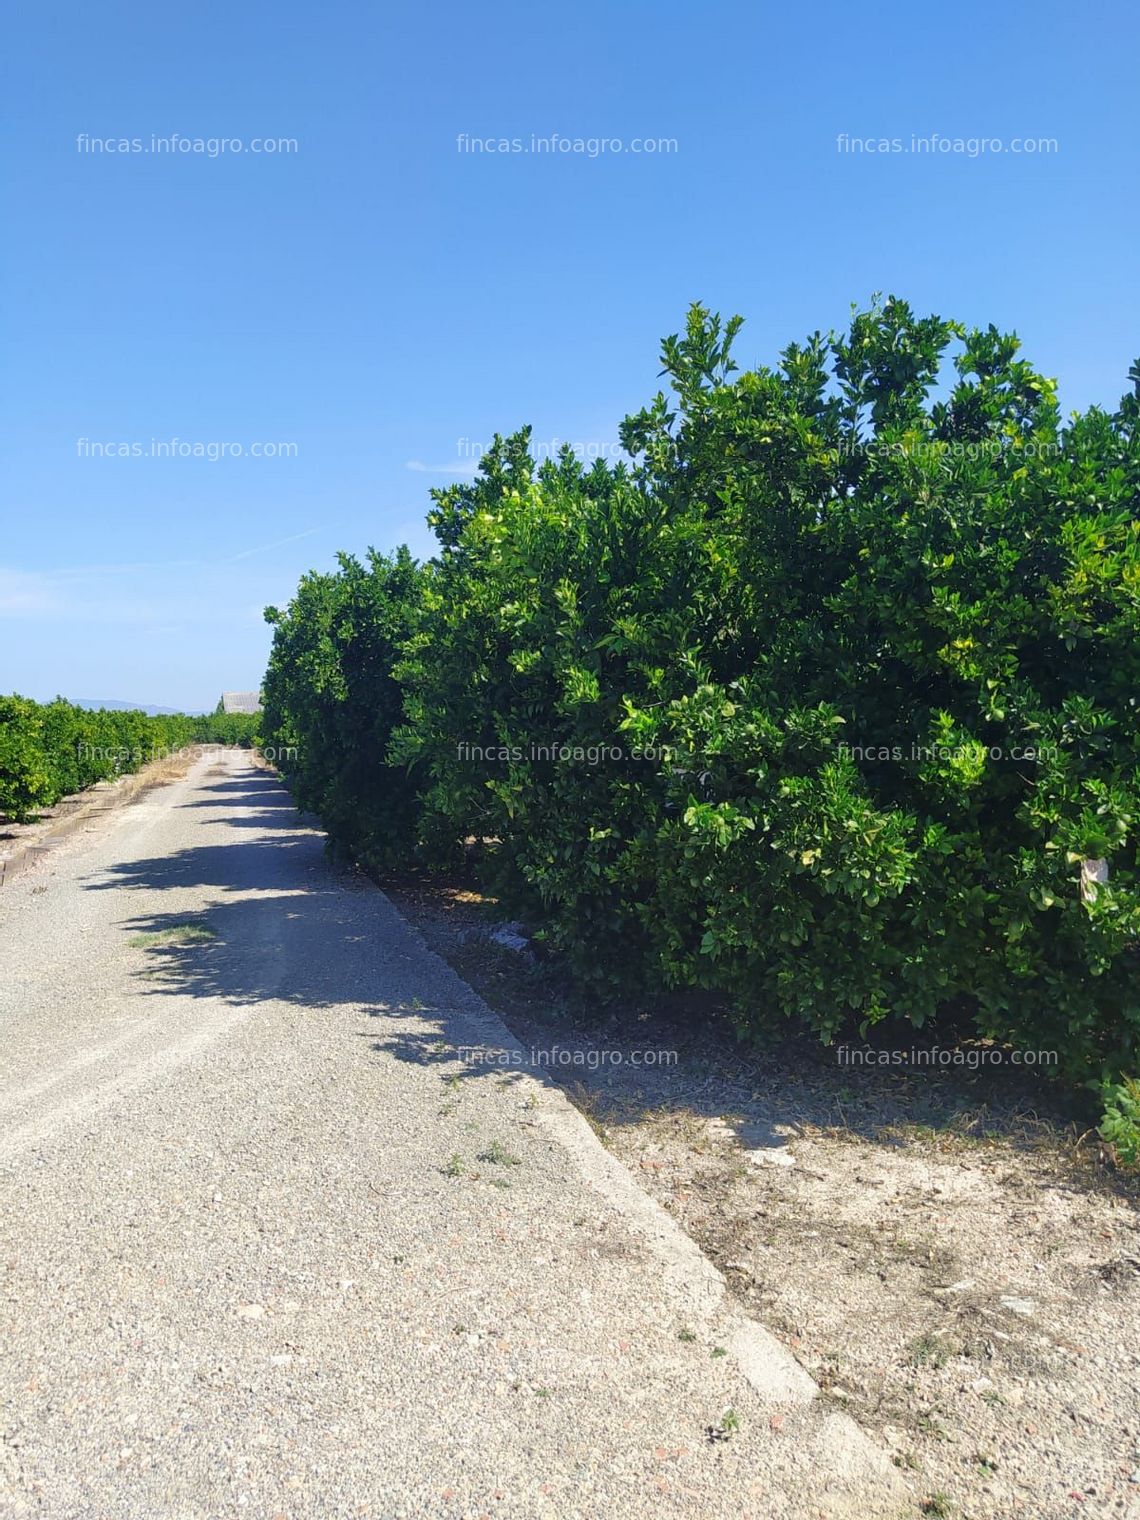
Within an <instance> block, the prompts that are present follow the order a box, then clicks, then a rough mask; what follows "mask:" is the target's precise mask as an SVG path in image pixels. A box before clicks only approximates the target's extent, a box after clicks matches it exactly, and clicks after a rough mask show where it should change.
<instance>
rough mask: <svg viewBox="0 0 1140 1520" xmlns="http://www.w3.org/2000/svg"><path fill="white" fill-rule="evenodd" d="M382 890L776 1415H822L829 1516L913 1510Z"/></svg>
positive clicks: (888, 1467)
mask: <svg viewBox="0 0 1140 1520" xmlns="http://www.w3.org/2000/svg"><path fill="white" fill-rule="evenodd" d="M377 890H378V891H379V890H380V889H379V888H378V889H377ZM380 895H381V897H382V898H383V899H384V902H385V903H386V905H387V906H388V908H389V909H390V911H391V912H392V913H394V914H395V915H396V916H397V917H399V918H400V919H401V921H402V922H403V924H404V925H405V926H406V928H407V931H408V933H409V934H410V935H411V936H412V938H413V939H414V940H415V942H416V944H417V947H418V948H420V949H422V951H423V953H424V954H425V955H428V956H431V957H433V958H434V959H435V960H436V961H438V962H439V963H440V965H441V967H442V968H443V969H444V971H445V972H447V973H450V975H451V976H453V977H455V978H456V979H457V980H459V981H460V982H462V985H463V986H464V988H465V989H466V991H467V993H468V995H469V997H470V998H471V1000H472V1005H473V1007H464V1008H455V1009H452V1010H450V1013H449V1016H450V1017H451V1018H454V1019H455V1020H457V1021H460V1022H462V1023H464V1024H466V1025H467V1026H468V1027H469V1028H471V1029H472V1031H473V1033H476V1034H477V1035H478V1037H479V1039H478V1042H477V1043H482V1044H484V1045H486V1046H487V1047H489V1048H493V1049H495V1050H501V1051H504V1052H512V1059H511V1064H510V1065H509V1067H506V1068H505V1069H509V1070H510V1071H511V1072H512V1073H513V1074H514V1075H516V1076H517V1078H518V1081H519V1085H520V1088H521V1090H522V1091H523V1092H524V1093H526V1092H527V1091H528V1090H529V1093H530V1094H531V1095H532V1096H533V1097H534V1099H535V1108H534V1118H535V1119H536V1120H537V1121H538V1123H539V1124H540V1125H541V1126H542V1128H543V1129H544V1130H545V1131H546V1132H547V1134H548V1135H549V1136H550V1137H551V1139H553V1140H554V1141H555V1143H556V1144H557V1145H558V1146H559V1148H560V1149H561V1150H563V1151H565V1152H566V1153H567V1154H568V1155H569V1157H570V1158H571V1160H572V1162H573V1163H574V1165H575V1167H576V1168H577V1170H578V1172H579V1173H580V1174H581V1175H582V1176H583V1177H584V1178H585V1180H586V1181H587V1182H588V1183H589V1184H590V1186H591V1187H592V1188H594V1190H595V1191H596V1192H597V1193H598V1194H600V1196H601V1197H602V1198H604V1199H605V1200H606V1202H607V1203H609V1204H610V1205H611V1206H612V1207H613V1208H614V1209H615V1210H616V1211H617V1212H618V1213H619V1214H620V1215H621V1216H622V1217H623V1218H624V1219H625V1220H626V1221H627V1222H628V1223H629V1224H630V1226H631V1227H632V1228H633V1230H634V1231H635V1232H636V1233H637V1235H638V1236H639V1237H640V1238H641V1239H643V1240H644V1241H645V1243H646V1245H647V1246H648V1248H649V1249H650V1250H651V1251H652V1252H653V1254H654V1256H655V1257H656V1258H657V1261H658V1262H659V1264H660V1265H661V1266H662V1267H663V1268H664V1270H665V1272H666V1274H667V1276H668V1278H669V1280H670V1282H671V1284H672V1286H673V1287H674V1289H675V1290H676V1291H678V1293H679V1295H680V1296H682V1297H684V1298H685V1299H687V1301H688V1303H689V1306H690V1310H691V1312H692V1313H693V1314H694V1315H695V1316H699V1317H700V1318H702V1319H708V1318H711V1317H712V1316H713V1315H719V1316H720V1317H721V1318H722V1321H727V1328H728V1330H729V1340H728V1347H729V1350H730V1352H731V1353H732V1355H733V1357H734V1359H735V1361H736V1363H737V1365H738V1366H739V1368H740V1371H741V1372H742V1374H743V1376H744V1377H745V1378H746V1379H747V1381H748V1382H749V1383H750V1384H751V1386H752V1387H753V1388H754V1389H755V1391H756V1392H757V1393H758V1394H759V1395H760V1397H761V1398H762V1399H763V1400H764V1401H765V1402H766V1403H767V1404H769V1405H770V1406H771V1407H772V1410H773V1413H775V1412H776V1411H777V1410H779V1411H781V1412H783V1411H787V1412H788V1415H789V1419H791V1418H792V1416H793V1414H794V1412H795V1411H796V1410H797V1409H798V1410H800V1411H802V1412H803V1413H804V1414H805V1415H806V1414H808V1413H809V1412H810V1413H813V1414H814V1415H815V1416H816V1419H817V1421H818V1425H817V1435H816V1437H815V1439H813V1441H812V1446H813V1450H814V1452H815V1455H816V1458H817V1460H818V1461H819V1462H820V1463H821V1464H822V1463H826V1465H827V1467H828V1468H829V1469H830V1472H829V1473H827V1474H825V1473H824V1472H823V1471H821V1472H820V1489H821V1494H822V1492H824V1491H825V1490H826V1491H827V1492H828V1493H829V1497H831V1499H832V1501H833V1503H834V1501H835V1500H838V1502H839V1505H840V1508H839V1509H836V1508H834V1507H833V1508H831V1509H830V1510H829V1511H828V1513H829V1514H831V1515H839V1514H843V1515H850V1517H851V1520H876V1517H890V1520H895V1517H898V1520H901V1517H904V1516H913V1515H914V1513H915V1499H914V1496H913V1494H912V1493H911V1491H910V1489H909V1487H908V1485H907V1484H906V1482H905V1481H904V1479H903V1477H902V1475H901V1473H900V1472H899V1470H898V1468H897V1467H895V1466H894V1464H893V1463H892V1462H891V1460H890V1457H889V1456H888V1454H887V1452H886V1451H885V1449H884V1448H882V1447H881V1446H879V1444H878V1443H877V1442H876V1441H874V1440H873V1439H872V1437H871V1436H870V1435H869V1434H868V1433H867V1432H866V1431H865V1430H864V1429H863V1428H862V1426H860V1425H859V1424H857V1422H856V1421H855V1420H854V1419H853V1418H852V1417H851V1416H850V1415H848V1414H845V1413H843V1412H842V1411H841V1410H839V1409H837V1408H834V1407H832V1406H830V1405H829V1403H828V1401H827V1400H826V1399H825V1398H824V1396H823V1395H822V1393H821V1390H820V1388H819V1386H818V1384H817V1383H816V1382H815V1380H814V1378H812V1377H811V1375H810V1374H809V1373H808V1372H807V1371H805V1369H804V1368H803V1367H802V1366H801V1365H800V1363H799V1362H797V1361H796V1359H795V1357H794V1356H793V1355H792V1353H791V1352H790V1351H789V1350H788V1349H787V1347H786V1346H784V1345H783V1344H782V1343H781V1342H780V1341H778V1340H777V1339H776V1338H775V1336H773V1335H772V1334H771V1333H770V1332H769V1331H767V1330H765V1329H764V1327H763V1326H762V1325H760V1324H758V1323H757V1322H756V1321H755V1320H753V1319H751V1318H749V1316H748V1315H747V1314H745V1312H744V1311H743V1310H742V1309H741V1308H740V1307H739V1306H738V1305H737V1304H736V1303H735V1302H734V1301H733V1300H732V1297H731V1294H730V1293H729V1289H728V1284H727V1281H726V1280H725V1278H724V1276H723V1275H722V1274H721V1272H720V1271H719V1270H718V1269H717V1267H716V1266H715V1265H714V1264H713V1262H712V1261H710V1260H709V1258H708V1257H707V1256H706V1255H705V1254H704V1252H703V1251H702V1250H701V1248H700V1247H699V1246H698V1245H697V1243H696V1241H694V1240H693V1239H692V1237H691V1236H689V1235H687V1234H686V1233H685V1231H684V1230H683V1229H682V1228H681V1226H680V1225H679V1224H678V1223H677V1221H676V1220H675V1219H674V1218H673V1217H672V1215H670V1214H669V1213H668V1212H667V1210H665V1209H663V1208H662V1207H661V1205H660V1204H659V1203H657V1201H656V1200H655V1199H653V1198H652V1197H650V1195H649V1194H648V1193H646V1192H645V1191H644V1189H643V1188H642V1187H641V1186H640V1185H639V1183H638V1182H637V1179H636V1178H635V1177H634V1176H633V1174H632V1173H631V1172H630V1171H629V1170H628V1168H627V1167H626V1166H625V1165H624V1164H623V1163H622V1162H621V1161H619V1160H618V1159H617V1157H615V1156H613V1155H611V1154H610V1152H609V1151H607V1150H606V1149H605V1147H604V1146H603V1145H602V1143H601V1141H600V1140H599V1138H598V1137H597V1135H596V1134H595V1133H594V1131H593V1130H592V1129H591V1127H590V1125H589V1124H588V1123H587V1121H586V1119H585V1118H584V1117H583V1115H582V1114H581V1113H580V1112H579V1110H578V1109H577V1108H575V1106H574V1104H573V1103H571V1101H570V1099H569V1098H568V1097H567V1096H566V1094H565V1092H564V1091H563V1089H562V1088H561V1087H559V1086H558V1084H557V1083H555V1082H554V1081H553V1080H552V1079H551V1078H550V1077H549V1076H546V1075H545V1074H538V1075H536V1074H535V1073H534V1068H533V1066H532V1065H531V1063H530V1062H529V1060H528V1059H527V1057H526V1052H525V1050H524V1047H523V1046H522V1045H521V1044H520V1043H519V1041H518V1040H517V1039H516V1038H515V1036H514V1035H513V1034H512V1033H511V1031H510V1030H509V1029H508V1027H507V1025H506V1024H505V1023H503V1021H502V1019H501V1018H500V1017H499V1015H498V1014H497V1013H495V1011H494V1010H493V1009H492V1008H490V1007H489V1005H488V1004H487V1003H485V1002H484V1001H483V999H482V998H481V997H479V995H478V993H476V992H475V990H474V988H472V987H470V985H469V984H468V983H466V982H463V979H462V978H461V977H460V976H459V974H458V972H456V971H455V970H454V969H453V968H452V967H450V966H449V965H448V963H447V962H446V960H445V959H444V958H443V957H442V956H440V955H439V954H438V953H437V952H436V951H434V950H433V949H432V948H431V947H430V946H429V945H428V944H427V941H426V940H425V939H424V936H423V935H422V934H421V932H420V931H419V929H418V928H417V927H416V926H415V925H414V924H412V923H410V922H409V921H408V920H407V919H406V918H404V915H403V914H402V913H400V911H399V909H398V908H397V907H396V905H395V904H394V903H393V902H392V901H391V899H390V898H389V897H387V895H386V894H385V893H384V892H383V891H380ZM817 1401H819V1403H818V1406H817ZM812 1406H817V1407H815V1408H814V1409H813V1408H812ZM836 1485H838V1487H839V1489H840V1490H841V1491H842V1492H841V1493H840V1494H836V1492H835V1489H836ZM821 1513H822V1511H821Z"/></svg>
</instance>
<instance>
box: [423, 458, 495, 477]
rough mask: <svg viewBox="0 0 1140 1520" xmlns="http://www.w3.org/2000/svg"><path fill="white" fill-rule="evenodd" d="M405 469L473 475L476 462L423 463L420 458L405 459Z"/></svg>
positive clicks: (440, 473) (424, 472) (430, 472)
mask: <svg viewBox="0 0 1140 1520" xmlns="http://www.w3.org/2000/svg"><path fill="white" fill-rule="evenodd" d="M404 469H405V470H415V471H416V472H417V473H418V474H420V475H474V474H476V473H477V471H478V469H479V466H478V464H424V462H423V460H422V459H406V460H405V461H404Z"/></svg>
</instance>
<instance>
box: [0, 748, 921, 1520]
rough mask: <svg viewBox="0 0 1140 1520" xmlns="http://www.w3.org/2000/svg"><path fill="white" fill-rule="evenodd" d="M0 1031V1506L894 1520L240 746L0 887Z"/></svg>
mask: <svg viewBox="0 0 1140 1520" xmlns="http://www.w3.org/2000/svg"><path fill="white" fill-rule="evenodd" d="M0 1030H2V1031H3V1047H2V1051H0V1188H2V1190H3V1193H2V1196H3V1200H4V1202H3V1219H2V1228H0V1282H2V1293H0V1300H2V1302H0V1390H2V1392H0V1397H2V1405H0V1514H3V1515H9V1514H11V1515H20V1516H24V1515H28V1516H46V1517H50V1520H135V1517H139V1520H144V1517H145V1520H168V1517H169V1520H213V1517H218V1516H231V1515H234V1516H239V1515H241V1516H259V1517H260V1516H264V1517H288V1520H324V1517H334V1516H335V1517H341V1516H372V1517H377V1520H388V1517H398V1516H432V1517H435V1516H439V1517H441V1520H450V1517H461V1516H462V1517H468V1516H469V1517H479V1516H492V1517H500V1516H511V1517H514V1516H519V1517H527V1520H530V1517H546V1516H549V1517H551V1520H554V1517H559V1520H563V1517H589V1520H625V1517H638V1516H642V1515H645V1516H648V1515H655V1516H660V1515H665V1516H673V1515H678V1516H691V1517H693V1520H717V1517H734V1520H743V1517H746V1516H750V1517H756V1520H760V1517H764V1520H782V1517H787V1520H792V1517H796V1520H800V1517H803V1520H808V1517H819V1516H851V1517H855V1516H858V1517H859V1520H870V1517H872V1516H876V1515H883V1516H896V1515H900V1514H908V1513H913V1510H912V1508H911V1507H910V1505H909V1504H908V1503H907V1502H906V1500H905V1494H904V1492H903V1491H902V1490H901V1488H900V1486H899V1481H898V1479H897V1477H896V1476H895V1474H894V1470H893V1469H892V1468H890V1466H889V1464H887V1463H886V1460H885V1458H883V1457H882V1456H881V1454H880V1453H879V1452H878V1450H877V1448H875V1447H873V1446H871V1445H870V1443H869V1442H867V1441H866V1440H865V1439H864V1438H863V1437H862V1435H861V1433H860V1432H858V1431H857V1429H856V1428H855V1427H854V1426H853V1425H852V1424H851V1422H850V1421H848V1420H847V1419H846V1417H844V1416H842V1415H839V1414H837V1413H836V1412H835V1411H834V1410H832V1409H830V1408H829V1407H828V1406H827V1404H826V1403H825V1402H824V1401H823V1400H822V1399H820V1398H816V1397H814V1390H813V1388H812V1386H811V1385H810V1384H809V1383H807V1380H806V1379H805V1378H804V1377H803V1375H802V1374H798V1372H797V1369H796V1368H795V1366H794V1364H792V1363H790V1360H787V1359H786V1354H782V1353H781V1352H780V1351H779V1349H778V1348H776V1347H775V1346H774V1344H772V1343H770V1342H768V1340H767V1339H766V1338H765V1337H764V1335H763V1332H762V1331H759V1330H757V1329H755V1327H749V1326H747V1325H745V1324H743V1323H742V1321H741V1318H740V1316H739V1313H738V1311H736V1310H735V1309H734V1308H733V1307H732V1305H731V1304H730V1302H729V1301H728V1299H727V1298H726V1297H725V1296H724V1294H723V1291H722V1288H721V1284H720V1280H719V1278H717V1277H716V1275H715V1274H714V1273H713V1272H712V1270H711V1268H708V1267H707V1264H705V1263H704V1262H703V1259H702V1258H700V1257H699V1255H698V1254H697V1253H696V1252H695V1248H693V1247H691V1246H689V1245H688V1243H687V1241H680V1240H679V1239H678V1236H677V1232H676V1229H675V1227H674V1226H673V1225H672V1224H671V1222H669V1221H668V1220H667V1218H666V1216H665V1215H664V1214H663V1213H662V1212H661V1211H658V1210H657V1209H656V1205H652V1204H650V1203H649V1201H648V1199H647V1198H646V1197H645V1195H644V1194H642V1193H641V1192H640V1190H639V1189H638V1188H637V1186H636V1184H635V1183H634V1182H633V1181H632V1180H630V1179H629V1177H628V1174H627V1173H625V1172H624V1171H623V1170H622V1169H621V1168H620V1167H619V1166H618V1163H616V1162H615V1161H614V1160H613V1159H612V1158H611V1157H609V1156H608V1155H607V1154H606V1153H605V1152H604V1151H603V1150H602V1149H601V1147H600V1145H599V1144H598V1142H597V1141H596V1140H595V1139H594V1137H593V1136H592V1134H590V1132H589V1131H588V1130H587V1129H586V1126H585V1124H584V1121H582V1120H581V1119H580V1118H579V1117H578V1116H577V1115H576V1114H575V1113H574V1111H573V1110H572V1109H570V1108H569V1107H568V1105H567V1104H566V1102H565V1099H564V1098H563V1097H562V1096H561V1095H560V1094H559V1093H558V1092H557V1091H556V1090H555V1089H554V1088H553V1087H551V1086H549V1085H544V1084H543V1083H542V1082H541V1081H540V1080H536V1079H535V1078H534V1077H533V1076H530V1075H528V1074H526V1073H522V1072H519V1071H506V1072H504V1070H503V1069H502V1068H500V1067H498V1066H490V1067H480V1066H471V1065H464V1064H462V1063H461V1062H460V1061H459V1060H458V1059H457V1057H456V1055H455V1048H456V1047H458V1046H464V1045H477V1044H485V1043H486V1042H487V1041H488V1040H490V1041H492V1042H493V1043H496V1044H501V1045H502V1046H503V1047H504V1048H505V1047H507V1046H509V1044H510V1036H509V1035H507V1033H506V1031H505V1030H504V1029H503V1027H502V1026H501V1024H499V1023H498V1022H497V1021H496V1020H494V1019H493V1018H492V1016H491V1015H490V1014H489V1012H488V1010H487V1009H486V1007H485V1005H484V1004H483V1003H482V1002H481V1001H480V1000H479V999H478V998H477V997H476V996H475V994H474V993H473V992H472V991H471V990H470V989H469V988H468V987H467V986H466V985H465V984H464V983H463V982H462V981H460V980H459V979H458V978H457V977H456V976H455V974H454V973H453V972H452V971H451V970H450V969H449V968H448V967H447V966H446V965H445V964H444V963H443V962H442V961H441V960H439V959H438V958H437V957H436V956H435V955H433V954H432V953H431V952H430V951H429V950H428V949H427V948H426V947H425V946H424V944H423V942H422V941H421V940H420V939H419V937H418V936H417V935H416V934H415V933H414V932H413V931H412V930H411V929H410V928H409V927H408V926H407V925H406V924H405V922H404V921H403V919H402V918H401V917H400V916H399V914H398V913H397V912H396V911H395V909H394V908H393V907H392V906H391V904H390V903H389V902H388V901H387V899H386V898H385V897H384V896H383V894H382V893H380V892H378V891H376V890H375V889H374V888H373V887H372V886H371V885H368V884H366V883H363V882H362V881H361V880H360V879H359V878H358V877H355V876H352V875H348V874H346V873H342V872H339V871H337V870H336V869H334V868H333V867H331V866H330V865H329V864H328V863H327V862H326V860H325V857H324V853H323V848H322V836H321V835H320V834H319V832H318V831H316V830H315V829H313V828H311V827H309V826H307V825H306V824H305V823H304V822H303V821H302V820H301V819H300V818H299V817H298V815H297V813H296V812H295V811H294V809H293V807H292V805H291V803H290V800H289V798H288V795H287V793H286V792H285V791H284V790H283V789H282V788H281V786H280V785H279V784H278V783H277V781H276V780H275V779H274V778H273V777H272V776H270V775H269V774H267V773H266V772H264V771H262V770H259V769H257V768H255V767H254V766H253V765H252V764H250V763H249V761H248V760H247V759H245V758H243V757H241V756H240V755H236V754H231V755H226V756H225V757H224V758H223V759H221V760H218V759H217V757H213V758H209V757H207V758H203V759H202V760H200V761H198V762H196V764H195V765H194V767H193V768H192V769H191V771H190V773H189V774H188V775H187V776H186V778H185V779H183V780H181V781H177V782H174V783H172V784H170V785H168V786H166V787H164V788H161V789H159V790H157V791H152V792H150V793H148V794H146V795H145V796H144V797H143V798H142V799H141V800H139V801H136V802H134V803H131V804H129V805H127V806H125V807H123V808H121V809H120V810H119V811H117V812H116V813H114V814H112V815H110V816H108V817H106V818H105V819H103V820H101V821H100V823H99V824H98V825H97V826H96V827H95V828H94V830H93V831H92V832H88V833H85V834H82V835H78V836H75V837H73V838H71V839H69V840H68V841H67V842H66V843H64V844H62V845H61V846H60V847H59V848H58V849H57V850H55V851H54V852H52V853H51V854H50V855H49V856H48V857H47V858H46V859H45V860H44V861H43V862H42V863H40V864H39V865H37V866H36V867H34V868H33V869H31V870H29V871H28V872H27V873H26V874H25V875H23V876H21V877H19V878H17V879H16V880H15V881H13V882H12V883H11V884H10V885H8V886H6V887H5V888H4V889H3V891H2V892H0ZM781 1355H784V1356H785V1360H783V1361H782V1360H781Z"/></svg>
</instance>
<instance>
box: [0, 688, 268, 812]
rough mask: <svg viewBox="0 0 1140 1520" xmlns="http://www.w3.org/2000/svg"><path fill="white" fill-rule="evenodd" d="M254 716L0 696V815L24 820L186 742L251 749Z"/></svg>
mask: <svg viewBox="0 0 1140 1520" xmlns="http://www.w3.org/2000/svg"><path fill="white" fill-rule="evenodd" d="M257 722H258V720H257V719H256V718H250V717H246V716H244V715H237V714H211V715H210V716H208V717H189V716H187V715H185V714H182V713H178V714H172V715H168V716H167V715H164V716H158V717H151V716H148V715H147V714H146V713H143V712H133V711H124V712H120V711H111V710H104V709H100V710H98V711H92V710H90V709H87V708H83V707H76V706H75V705H74V704H73V703H71V702H65V701H64V700H63V699H62V698H58V699H57V700H56V701H54V702H33V701H31V700H30V699H29V698H28V697H20V696H10V697H0V816H3V817H6V818H10V819H13V820H15V821H17V822H24V821H26V820H27V819H29V818H33V817H35V815H36V813H37V811H38V810H39V809H41V808H45V807H50V806H51V804H52V803H54V802H58V800H59V799H60V798H61V797H66V796H69V795H71V793H73V792H79V791H82V790H83V789H84V788H85V787H88V786H93V785H94V783H95V782H97V781H105V780H108V779H109V778H112V777H115V776H119V775H123V774H125V773H127V772H129V771H136V770H138V769H139V767H140V766H142V765H144V764H146V763H147V762H148V761H150V760H153V759H156V758H159V757H160V756H162V755H164V754H169V753H170V752H171V751H172V750H176V749H179V748H181V747H182V746H183V745H186V744H193V743H200V742H211V743H220V744H249V743H251V742H252V739H253V736H254V732H255V730H256V727H257Z"/></svg>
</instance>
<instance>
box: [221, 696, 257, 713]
mask: <svg viewBox="0 0 1140 1520" xmlns="http://www.w3.org/2000/svg"><path fill="white" fill-rule="evenodd" d="M222 711H223V712H224V713H259V712H260V711H261V693H260V692H259V691H223V692H222Z"/></svg>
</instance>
